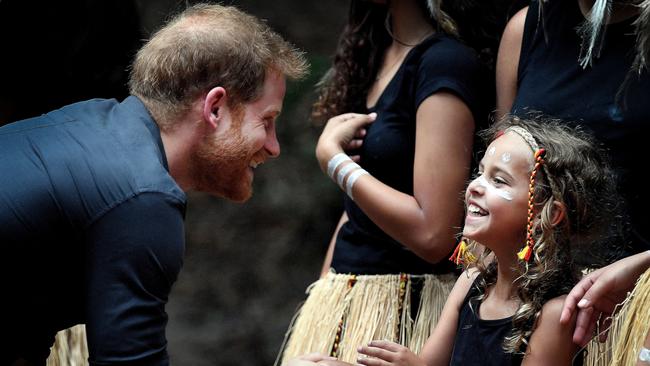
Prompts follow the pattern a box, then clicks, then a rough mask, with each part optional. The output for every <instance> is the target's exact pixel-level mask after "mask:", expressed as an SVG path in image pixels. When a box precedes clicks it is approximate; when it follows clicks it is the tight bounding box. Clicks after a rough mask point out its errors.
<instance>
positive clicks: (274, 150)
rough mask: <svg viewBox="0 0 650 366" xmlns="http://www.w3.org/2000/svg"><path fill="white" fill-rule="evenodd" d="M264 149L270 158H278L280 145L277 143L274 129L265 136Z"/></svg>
mask: <svg viewBox="0 0 650 366" xmlns="http://www.w3.org/2000/svg"><path fill="white" fill-rule="evenodd" d="M264 149H265V150H266V152H267V153H268V154H269V156H270V157H272V158H277V157H278V156H280V143H279V142H278V138H277V135H276V133H275V128H272V129H270V130H269V132H268V134H267V135H266V141H265V142H264Z"/></svg>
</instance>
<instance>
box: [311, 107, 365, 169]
mask: <svg viewBox="0 0 650 366" xmlns="http://www.w3.org/2000/svg"><path fill="white" fill-rule="evenodd" d="M376 117H377V114H376V113H370V114H357V113H346V114H341V115H338V116H336V117H332V118H330V120H329V121H327V125H325V128H324V129H323V132H322V133H321V135H320V138H319V139H318V145H316V158H317V159H318V162H319V164H320V166H321V169H323V171H327V162H328V161H329V160H330V159H331V158H332V156H334V155H336V154H338V153H340V152H342V151H345V150H354V149H358V148H359V147H361V145H362V144H363V137H364V136H365V135H366V128H365V126H366V125H367V124H369V123H372V122H373V121H374V120H375V118H376ZM351 158H352V160H355V161H358V160H359V157H358V156H352V157H351Z"/></svg>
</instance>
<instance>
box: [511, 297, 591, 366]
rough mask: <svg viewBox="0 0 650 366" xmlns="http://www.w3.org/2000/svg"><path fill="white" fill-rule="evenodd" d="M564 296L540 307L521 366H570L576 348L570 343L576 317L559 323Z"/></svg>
mask: <svg viewBox="0 0 650 366" xmlns="http://www.w3.org/2000/svg"><path fill="white" fill-rule="evenodd" d="M565 297H566V296H560V297H556V298H554V299H552V300H550V301H549V302H547V303H546V304H544V306H543V307H542V313H541V314H540V316H539V318H538V319H537V323H536V328H535V330H534V331H533V334H532V335H531V337H530V342H529V344H528V349H527V350H526V355H525V356H524V360H523V362H522V366H538V365H539V366H543V365H556V366H563V365H567V366H570V365H571V364H572V360H573V357H574V356H575V354H576V352H577V350H578V346H576V345H575V344H574V343H573V342H572V337H573V329H574V327H575V321H576V316H575V314H574V315H573V316H572V318H571V321H570V322H567V323H564V324H562V323H560V314H561V313H562V305H563V304H564V298H565Z"/></svg>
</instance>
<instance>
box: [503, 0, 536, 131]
mask: <svg viewBox="0 0 650 366" xmlns="http://www.w3.org/2000/svg"><path fill="white" fill-rule="evenodd" d="M527 13H528V7H525V8H523V9H521V10H520V11H518V12H517V14H515V15H514V16H513V17H512V19H510V21H509V22H508V25H506V29H505V30H504V31H503V37H501V44H499V53H498V55H497V66H496V84H497V111H496V118H497V120H498V119H501V117H503V116H504V115H505V114H506V113H509V112H510V109H511V108H512V104H513V103H514V101H515V97H516V96H517V72H518V69H519V56H520V54H521V42H522V40H523V37H524V23H525V22H526V14H527Z"/></svg>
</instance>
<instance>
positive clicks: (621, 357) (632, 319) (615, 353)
mask: <svg viewBox="0 0 650 366" xmlns="http://www.w3.org/2000/svg"><path fill="white" fill-rule="evenodd" d="M619 306H620V307H621V308H620V311H619V312H618V313H617V314H616V315H615V316H614V317H613V319H612V325H611V327H610V329H609V335H608V337H607V341H606V342H605V343H598V340H597V338H598V337H595V338H594V339H593V340H592V341H591V342H589V345H588V347H587V352H588V353H587V355H586V357H585V366H634V365H636V362H637V357H638V355H639V351H640V350H641V346H642V345H643V343H644V341H645V339H646V337H647V335H648V332H650V269H649V270H647V271H646V272H645V273H644V274H643V275H642V276H641V277H640V278H639V280H638V281H637V283H636V286H635V287H634V290H633V291H632V292H631V293H630V294H628V296H627V298H626V299H625V301H624V302H623V303H622V304H620V305H619ZM601 331H602V330H601Z"/></svg>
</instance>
